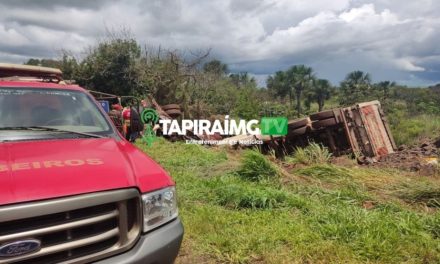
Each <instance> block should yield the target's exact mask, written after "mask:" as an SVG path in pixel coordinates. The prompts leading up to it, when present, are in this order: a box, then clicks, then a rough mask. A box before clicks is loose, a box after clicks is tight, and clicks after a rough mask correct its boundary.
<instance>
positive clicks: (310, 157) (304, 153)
mask: <svg viewBox="0 0 440 264" xmlns="http://www.w3.org/2000/svg"><path fill="white" fill-rule="evenodd" d="M331 156H332V154H331V153H330V151H329V150H328V149H327V148H326V147H324V146H322V145H320V144H316V143H314V142H312V143H310V145H308V146H307V147H305V148H296V150H295V152H294V153H293V156H292V157H291V158H290V159H288V162H289V161H290V162H297V163H302V164H305V165H311V164H319V163H327V162H328V161H329V160H330V158H331Z"/></svg>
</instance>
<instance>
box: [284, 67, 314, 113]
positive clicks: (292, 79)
mask: <svg viewBox="0 0 440 264" xmlns="http://www.w3.org/2000/svg"><path fill="white" fill-rule="evenodd" d="M287 79H288V81H289V83H290V85H291V87H290V90H293V91H294V92H295V96H296V111H297V114H298V117H300V116H301V113H302V111H301V96H302V94H303V92H304V90H306V89H308V88H309V87H311V84H312V82H313V79H314V76H313V69H312V68H311V67H307V66H305V65H295V66H292V67H291V68H290V69H289V70H287Z"/></svg>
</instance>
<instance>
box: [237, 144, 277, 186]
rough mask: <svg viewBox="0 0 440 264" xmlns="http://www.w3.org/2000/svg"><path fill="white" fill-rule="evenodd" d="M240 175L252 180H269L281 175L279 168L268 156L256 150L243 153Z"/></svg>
mask: <svg viewBox="0 0 440 264" xmlns="http://www.w3.org/2000/svg"><path fill="white" fill-rule="evenodd" d="M241 162H242V163H241V167H240V169H239V170H238V172H237V173H238V175H240V176H241V177H242V178H244V179H247V180H251V181H261V180H268V179H272V178H274V177H277V176H278V175H279V172H278V169H277V168H276V167H275V165H274V164H273V163H271V162H270V161H269V160H268V159H267V157H265V156H264V155H263V154H261V153H260V152H258V151H256V150H246V151H244V153H243V158H242V161H241Z"/></svg>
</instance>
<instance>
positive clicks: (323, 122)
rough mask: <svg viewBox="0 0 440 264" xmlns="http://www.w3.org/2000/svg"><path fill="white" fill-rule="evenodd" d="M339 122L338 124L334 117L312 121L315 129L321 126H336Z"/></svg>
mask: <svg viewBox="0 0 440 264" xmlns="http://www.w3.org/2000/svg"><path fill="white" fill-rule="evenodd" d="M337 124H338V121H337V120H336V118H334V117H332V118H327V119H323V120H319V121H315V122H313V123H312V127H313V128H314V129H320V128H325V127H331V126H335V125H337Z"/></svg>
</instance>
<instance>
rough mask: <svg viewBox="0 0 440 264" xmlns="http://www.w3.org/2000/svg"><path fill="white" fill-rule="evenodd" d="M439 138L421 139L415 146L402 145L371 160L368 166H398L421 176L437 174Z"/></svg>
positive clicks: (439, 160)
mask: <svg viewBox="0 0 440 264" xmlns="http://www.w3.org/2000/svg"><path fill="white" fill-rule="evenodd" d="M439 164H440V138H438V139H436V140H432V139H431V140H430V139H423V140H420V143H418V144H417V145H415V146H411V147H409V146H406V145H402V146H400V147H399V148H398V150H397V151H396V152H395V153H393V154H389V155H387V156H384V157H382V158H380V159H379V160H377V162H376V161H373V162H367V165H368V166H373V167H382V168H384V167H386V168H398V169H403V170H408V171H413V172H418V173H419V174H420V175H422V176H432V175H438V174H439V172H440V165H439Z"/></svg>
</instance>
